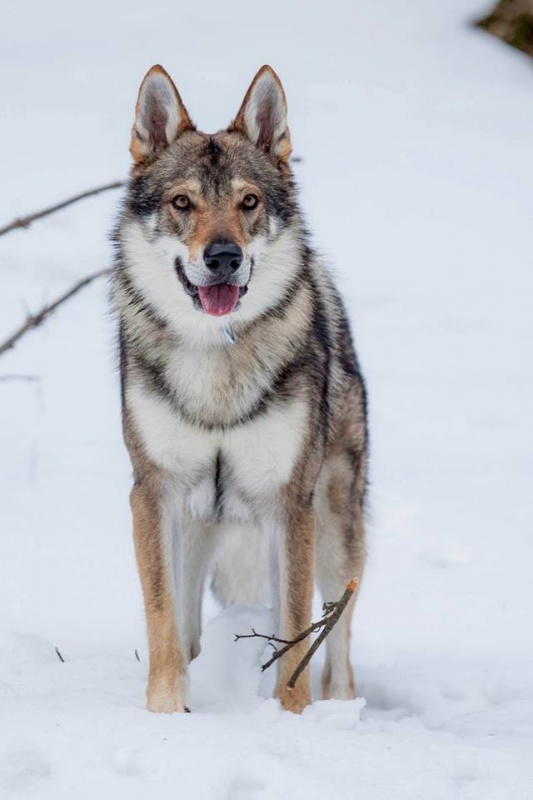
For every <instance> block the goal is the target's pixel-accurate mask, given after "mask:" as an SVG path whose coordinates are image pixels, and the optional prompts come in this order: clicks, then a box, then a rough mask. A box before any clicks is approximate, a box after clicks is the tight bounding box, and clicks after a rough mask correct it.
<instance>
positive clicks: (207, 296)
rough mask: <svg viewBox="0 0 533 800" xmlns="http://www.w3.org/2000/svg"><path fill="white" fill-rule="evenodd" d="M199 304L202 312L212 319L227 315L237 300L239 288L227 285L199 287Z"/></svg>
mask: <svg viewBox="0 0 533 800" xmlns="http://www.w3.org/2000/svg"><path fill="white" fill-rule="evenodd" d="M198 291H199V293H200V302H201V304H202V308H203V310H204V311H205V312H206V313H207V314H212V315H213V316H214V317H223V316H224V314H229V313H230V312H231V311H233V309H234V308H235V306H236V305H237V301H238V299H239V287H238V286H230V285H229V283H218V284H217V285H216V286H199V287H198Z"/></svg>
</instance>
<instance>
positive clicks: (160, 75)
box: [130, 64, 195, 164]
mask: <svg viewBox="0 0 533 800" xmlns="http://www.w3.org/2000/svg"><path fill="white" fill-rule="evenodd" d="M194 129H195V128H194V125H193V123H192V121H191V118H190V117H189V114H188V113H187V109H186V108H185V106H184V105H183V103H182V101H181V97H180V96H179V92H178V90H177V89H176V87H175V86H174V83H173V82H172V78H171V77H170V75H169V74H168V73H167V72H166V71H165V70H164V69H163V67H160V66H159V64H156V65H155V66H154V67H152V69H151V70H149V71H148V72H147V73H146V75H145V76H144V80H143V82H142V83H141V88H140V89H139V96H138V98H137V105H136V107H135V122H134V123H133V128H132V130H131V145H130V153H131V154H132V156H133V160H134V161H135V163H136V164H141V163H142V162H144V161H147V160H149V159H151V158H152V157H153V156H154V155H156V154H157V153H159V152H160V151H161V150H163V149H164V148H165V147H167V146H168V145H169V144H170V143H171V142H173V141H175V140H176V139H177V138H178V136H179V135H180V134H181V133H183V131H186V130H194Z"/></svg>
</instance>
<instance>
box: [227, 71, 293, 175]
mask: <svg viewBox="0 0 533 800" xmlns="http://www.w3.org/2000/svg"><path fill="white" fill-rule="evenodd" d="M228 130H229V131H236V132H238V133H242V134H243V135H244V136H247V137H248V139H250V141H251V142H253V144H255V145H256V146H257V147H258V148H259V149H260V150H263V151H264V152H265V153H268V155H270V157H271V158H272V159H274V160H275V161H276V162H280V161H281V162H283V163H286V162H288V160H289V156H290V154H291V136H290V133H289V128H288V125H287V101H286V99H285V92H284V91H283V86H282V85H281V81H280V79H279V78H278V76H277V75H276V73H275V72H274V70H273V69H272V67H269V66H264V67H261V69H260V70H259V72H258V73H257V75H256V76H255V78H254V79H253V81H252V83H251V85H250V88H249V89H248V91H247V92H246V95H245V97H244V100H243V103H242V106H241V107H240V109H239V113H238V114H237V116H236V117H235V119H234V120H233V122H232V123H231V125H230V127H229V129H228Z"/></svg>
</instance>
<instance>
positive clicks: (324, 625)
mask: <svg viewBox="0 0 533 800" xmlns="http://www.w3.org/2000/svg"><path fill="white" fill-rule="evenodd" d="M358 585H359V579H358V578H352V580H351V581H350V582H349V584H348V585H347V587H346V589H345V590H344V594H343V595H342V597H341V598H340V600H337V601H336V602H333V603H324V605H323V606H322V611H323V615H322V619H320V620H318V622H312V623H311V625H310V626H309V627H308V628H306V629H305V630H304V631H302V632H301V633H299V634H298V635H297V636H295V637H294V639H290V640H287V639H280V638H278V637H277V636H269V635H267V634H264V633H257V632H256V631H255V630H254V628H252V633H245V634H238V633H236V634H235V641H236V642H238V641H239V639H266V640H267V641H268V643H269V644H271V645H272V647H273V648H274V653H273V654H272V656H271V657H270V658H269V659H268V661H267V662H266V663H265V664H263V665H262V667H261V670H262V671H263V672H264V671H265V670H266V669H268V668H269V667H271V666H272V664H273V663H274V662H275V661H277V660H278V658H281V657H282V656H284V655H285V653H286V652H287V651H288V650H290V649H291V648H292V647H294V646H295V645H296V644H298V643H299V642H302V641H303V640H304V639H307V637H308V636H310V635H311V634H312V633H318V631H320V635H319V636H317V638H316V639H315V641H314V642H313V644H312V645H311V647H310V648H309V650H308V651H307V653H306V654H305V655H304V657H303V658H302V660H301V661H300V662H299V664H298V666H297V667H296V669H295V670H294V672H293V673H292V675H291V677H290V678H289V681H288V683H287V686H288V687H289V688H290V689H294V687H295V685H296V681H297V680H298V678H299V677H300V675H301V674H302V672H303V671H304V669H305V668H306V666H307V665H308V664H309V662H310V661H311V659H312V657H313V656H314V654H315V653H316V651H317V650H318V648H319V647H320V645H321V644H322V642H323V641H324V639H325V638H326V637H327V636H328V634H329V633H330V632H331V630H332V629H333V627H334V626H335V625H336V624H337V622H338V621H339V619H340V617H341V614H342V612H343V611H344V609H345V608H346V606H347V605H348V603H349V602H350V600H351V599H352V597H353V595H354V592H355V590H356V589H357V587H358ZM276 644H283V645H284V646H283V647H280V648H277V647H276Z"/></svg>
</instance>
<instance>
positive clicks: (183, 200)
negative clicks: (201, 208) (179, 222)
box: [172, 194, 191, 211]
mask: <svg viewBox="0 0 533 800" xmlns="http://www.w3.org/2000/svg"><path fill="white" fill-rule="evenodd" d="M172 205H173V206H174V208H177V209H178V211H186V210H187V209H188V208H190V207H191V201H190V200H189V198H188V197H187V195H186V194H177V195H176V197H173V198H172Z"/></svg>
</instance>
